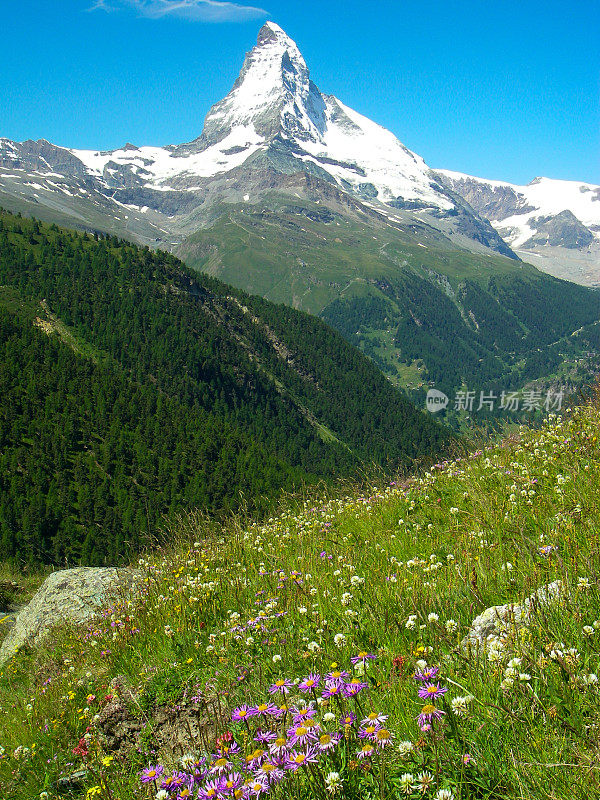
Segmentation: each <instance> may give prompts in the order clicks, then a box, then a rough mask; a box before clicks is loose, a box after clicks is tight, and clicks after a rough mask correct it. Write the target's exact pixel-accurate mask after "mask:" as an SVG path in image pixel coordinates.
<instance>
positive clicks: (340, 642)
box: [333, 633, 346, 647]
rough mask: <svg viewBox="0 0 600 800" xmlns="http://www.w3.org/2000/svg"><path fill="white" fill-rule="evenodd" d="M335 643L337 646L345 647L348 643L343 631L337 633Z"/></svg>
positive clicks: (334, 638)
mask: <svg viewBox="0 0 600 800" xmlns="http://www.w3.org/2000/svg"><path fill="white" fill-rule="evenodd" d="M333 643H334V644H335V646H336V647H343V646H344V645H345V644H346V637H345V636H344V634H343V633H336V635H335V636H334V637H333Z"/></svg>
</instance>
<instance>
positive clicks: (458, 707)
mask: <svg viewBox="0 0 600 800" xmlns="http://www.w3.org/2000/svg"><path fill="white" fill-rule="evenodd" d="M474 699H475V698H474V697H473V695H470V694H468V695H465V696H464V697H462V696H458V697H453V698H452V700H451V701H450V706H451V708H452V711H454V713H455V714H456V716H457V717H464V716H466V715H467V713H468V711H469V706H470V705H471V703H472V702H473V700H474Z"/></svg>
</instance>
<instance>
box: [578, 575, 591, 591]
mask: <svg viewBox="0 0 600 800" xmlns="http://www.w3.org/2000/svg"><path fill="white" fill-rule="evenodd" d="M577 588H578V589H589V588H590V580H589V578H582V577H580V578H579V580H578V581H577Z"/></svg>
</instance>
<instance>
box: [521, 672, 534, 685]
mask: <svg viewBox="0 0 600 800" xmlns="http://www.w3.org/2000/svg"><path fill="white" fill-rule="evenodd" d="M519 680H520V681H522V682H523V683H527V681H530V680H531V675H530V674H529V673H528V672H520V673H519Z"/></svg>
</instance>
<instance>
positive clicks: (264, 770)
mask: <svg viewBox="0 0 600 800" xmlns="http://www.w3.org/2000/svg"><path fill="white" fill-rule="evenodd" d="M255 774H256V777H257V778H262V779H264V780H266V781H268V782H269V783H277V781H280V780H281V779H282V778H283V776H284V774H285V773H284V771H283V770H282V769H281V767H279V766H277V764H276V763H273V761H268V760H267V761H263V763H262V764H261V765H260V767H259V768H258V769H257V770H256V773H255Z"/></svg>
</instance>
